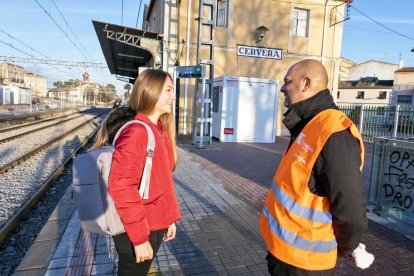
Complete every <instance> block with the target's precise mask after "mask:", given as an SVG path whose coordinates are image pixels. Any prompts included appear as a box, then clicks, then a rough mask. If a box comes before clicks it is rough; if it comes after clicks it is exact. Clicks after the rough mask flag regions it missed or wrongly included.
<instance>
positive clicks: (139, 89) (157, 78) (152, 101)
mask: <svg viewBox="0 0 414 276" xmlns="http://www.w3.org/2000/svg"><path fill="white" fill-rule="evenodd" d="M167 78H170V80H171V81H173V79H172V77H171V75H170V74H169V73H167V72H164V71H162V70H157V69H147V70H145V71H143V72H142V73H141V74H139V76H138V78H137V79H136V80H135V83H134V86H133V87H132V91H131V97H130V98H129V101H128V107H129V108H131V109H132V110H134V111H135V112H136V113H141V114H144V115H149V114H151V112H152V111H153V110H154V108H155V105H156V103H157V101H158V99H159V97H160V95H161V93H162V90H163V88H164V84H165V81H166V80H167ZM173 108H174V106H173V103H171V112H170V113H165V114H162V115H161V116H160V118H159V120H160V121H161V123H162V125H163V126H164V129H165V131H167V133H168V136H169V137H170V139H171V143H172V146H173V151H174V159H175V163H177V143H176V141H175V136H176V134H175V123H174V114H173V112H172V110H174V109H173Z"/></svg>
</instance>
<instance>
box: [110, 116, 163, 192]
mask: <svg viewBox="0 0 414 276" xmlns="http://www.w3.org/2000/svg"><path fill="white" fill-rule="evenodd" d="M130 124H141V125H143V126H144V127H145V129H146V130H147V134H148V144H147V159H146V160H145V166H144V171H143V173H142V178H141V183H140V186H139V194H140V196H141V197H142V198H143V199H148V197H149V187H150V178H151V169H152V155H153V154H154V150H155V138H154V133H153V132H152V129H151V127H150V126H149V125H148V124H147V123H145V122H143V121H139V120H132V121H129V122H127V123H125V124H124V125H123V126H122V127H121V128H120V129H119V130H118V131H117V132H116V134H115V138H114V140H113V142H112V145H113V146H114V147H115V142H116V140H117V139H118V138H119V136H120V135H121V132H122V131H123V130H124V129H125V128H126V127H127V126H129V125H130Z"/></svg>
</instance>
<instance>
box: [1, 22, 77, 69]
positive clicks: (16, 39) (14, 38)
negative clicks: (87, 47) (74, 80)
mask: <svg viewBox="0 0 414 276" xmlns="http://www.w3.org/2000/svg"><path fill="white" fill-rule="evenodd" d="M0 32H2V33H4V34H5V35H7V36H8V37H9V39H12V40H15V41H17V42H19V43H20V44H22V45H23V46H25V47H27V48H29V49H30V51H31V52H32V54H31V55H29V54H27V53H26V52H24V51H20V49H17V47H14V46H13V45H11V44H7V43H6V44H7V45H8V46H10V47H12V48H14V49H16V50H18V51H20V52H22V53H24V54H27V55H29V56H30V57H32V58H34V59H38V58H37V57H35V56H34V55H33V52H36V53H38V54H39V55H41V56H43V57H44V58H46V59H51V58H50V57H48V56H47V55H45V54H43V53H41V52H40V51H38V50H36V49H34V48H33V47H31V46H30V45H28V44H27V43H24V42H23V41H21V40H20V39H18V38H16V37H14V36H12V35H11V34H9V33H8V32H6V31H4V30H2V29H0ZM76 69H78V72H79V73H80V74H82V71H81V70H80V69H79V68H76ZM61 72H63V71H61ZM67 74H69V73H67ZM69 75H70V76H73V75H71V74H69Z"/></svg>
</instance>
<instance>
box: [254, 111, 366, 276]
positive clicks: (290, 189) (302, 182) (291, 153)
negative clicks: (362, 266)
mask: <svg viewBox="0 0 414 276" xmlns="http://www.w3.org/2000/svg"><path fill="white" fill-rule="evenodd" d="M345 129H349V130H350V132H351V133H352V135H353V136H355V138H357V139H358V140H359V144H360V147H361V160H362V162H361V167H360V169H361V170H362V166H363V163H364V145H363V142H362V138H361V135H360V134H359V132H358V129H357V128H356V127H355V125H354V124H353V123H352V121H351V120H350V119H349V118H348V117H346V115H345V114H343V113H342V112H340V111H338V110H333V109H328V110H324V111H322V112H320V113H319V114H317V115H316V116H315V117H314V118H313V119H312V120H311V121H310V122H309V123H308V124H307V125H306V126H305V128H304V129H303V130H302V132H301V133H300V134H299V135H298V136H297V137H296V139H295V141H294V142H293V143H292V145H291V146H290V148H289V149H288V150H287V151H286V152H285V154H284V156H283V158H282V160H281V161H280V165H279V167H278V169H277V171H276V174H275V176H274V178H273V183H272V185H271V188H270V189H269V193H268V196H267V199H266V202H265V205H264V207H263V210H262V213H261V215H260V231H261V232H262V236H263V238H264V240H265V242H266V245H267V248H268V250H269V251H270V253H271V254H272V255H273V256H275V257H276V258H277V259H279V260H281V261H283V262H285V263H288V264H290V265H293V266H296V267H299V268H302V269H306V270H326V269H331V268H334V267H335V265H336V259H337V243H336V239H335V235H334V230H333V227H332V215H331V213H330V211H329V201H328V198H327V197H322V196H318V195H315V194H313V193H311V192H310V191H309V188H308V182H309V178H310V175H311V173H312V168H313V166H314V164H315V162H316V159H317V157H318V156H319V153H320V152H321V150H322V148H323V146H324V145H325V143H326V141H327V140H328V138H329V137H330V136H331V135H332V134H333V133H335V132H339V131H342V130H345ZM334 185H335V183H334Z"/></svg>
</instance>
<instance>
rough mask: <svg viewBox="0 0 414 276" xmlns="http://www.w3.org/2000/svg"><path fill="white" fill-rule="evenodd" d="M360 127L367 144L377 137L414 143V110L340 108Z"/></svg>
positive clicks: (396, 108)
mask: <svg viewBox="0 0 414 276" xmlns="http://www.w3.org/2000/svg"><path fill="white" fill-rule="evenodd" d="M338 107H339V109H340V110H341V111H343V112H344V113H345V114H346V115H347V116H348V117H349V118H350V119H351V120H352V121H353V122H354V124H355V125H356V126H357V127H358V129H359V132H360V133H361V136H362V138H363V139H364V141H366V142H374V139H375V138H377V137H388V138H394V139H400V140H407V141H410V140H411V141H414V109H413V107H412V106H411V105H397V106H368V105H360V106H356V105H349V106H345V105H340V106H338Z"/></svg>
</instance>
